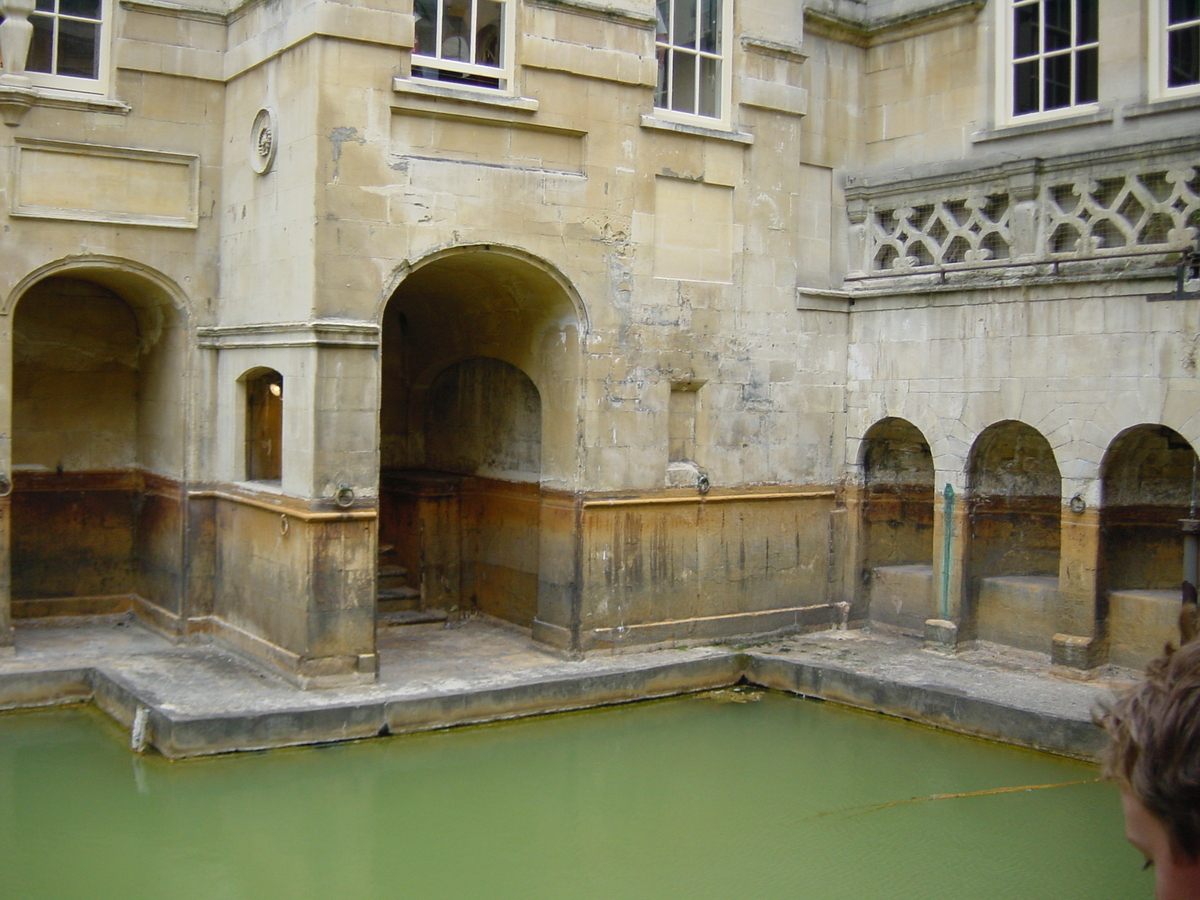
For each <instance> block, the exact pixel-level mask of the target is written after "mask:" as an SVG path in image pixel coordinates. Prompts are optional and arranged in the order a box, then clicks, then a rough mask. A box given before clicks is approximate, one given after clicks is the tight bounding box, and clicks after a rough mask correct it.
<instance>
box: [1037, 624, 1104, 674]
mask: <svg viewBox="0 0 1200 900" xmlns="http://www.w3.org/2000/svg"><path fill="white" fill-rule="evenodd" d="M1103 661H1104V653H1103V647H1102V646H1101V643H1100V641H1098V640H1096V639H1095V638H1094V637H1089V636H1087V635H1081V634H1061V633H1060V634H1056V635H1054V639H1053V642H1052V644H1051V648H1050V662H1051V663H1052V664H1053V665H1056V666H1065V667H1066V668H1069V669H1094V668H1096V666H1098V665H1100V664H1101V663H1102V662H1103Z"/></svg>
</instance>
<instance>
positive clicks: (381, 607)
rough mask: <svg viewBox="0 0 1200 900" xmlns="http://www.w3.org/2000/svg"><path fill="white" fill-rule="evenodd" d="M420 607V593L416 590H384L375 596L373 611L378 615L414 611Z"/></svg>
mask: <svg viewBox="0 0 1200 900" xmlns="http://www.w3.org/2000/svg"><path fill="white" fill-rule="evenodd" d="M420 605H421V592H420V591H418V590H417V589H416V588H410V587H400V588H386V589H384V590H381V591H379V592H377V593H376V595H375V609H376V611H377V612H378V613H379V614H380V615H382V614H384V613H393V612H404V611H408V610H414V609H416V608H417V607H419V606H420Z"/></svg>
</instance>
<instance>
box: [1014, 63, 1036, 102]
mask: <svg viewBox="0 0 1200 900" xmlns="http://www.w3.org/2000/svg"><path fill="white" fill-rule="evenodd" d="M1038 81H1039V79H1038V62H1037V60H1036V59H1035V60H1030V61H1029V62H1023V63H1017V64H1016V65H1015V66H1013V115H1017V116H1019V115H1022V114H1024V113H1031V112H1037V111H1038V108H1039V107H1038V95H1039V94H1040V93H1041V91H1040V89H1039V83H1038Z"/></svg>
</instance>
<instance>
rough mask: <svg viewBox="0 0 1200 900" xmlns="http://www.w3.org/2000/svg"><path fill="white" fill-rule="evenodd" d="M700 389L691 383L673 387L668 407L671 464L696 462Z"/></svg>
mask: <svg viewBox="0 0 1200 900" xmlns="http://www.w3.org/2000/svg"><path fill="white" fill-rule="evenodd" d="M699 389H700V385H699V384H697V383H695V382H690V381H687V382H676V383H674V384H672V385H671V397H670V400H669V401H668V406H667V446H668V451H667V452H668V457H667V459H668V461H670V462H695V459H696V399H697V397H698V395H699Z"/></svg>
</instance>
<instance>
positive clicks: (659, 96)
mask: <svg viewBox="0 0 1200 900" xmlns="http://www.w3.org/2000/svg"><path fill="white" fill-rule="evenodd" d="M671 56H672V54H671V51H670V50H668V49H666V48H665V47H660V48H659V49H658V86H657V87H656V88H655V89H654V105H655V106H657V107H659V108H661V109H667V108H669V107H670V105H671V98H670V97H669V96H668V95H667V73H668V71H669V69H668V65H669V63H670V59H671Z"/></svg>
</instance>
